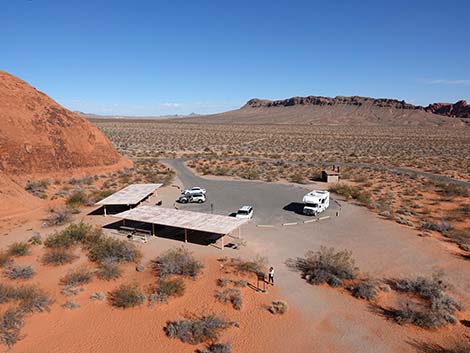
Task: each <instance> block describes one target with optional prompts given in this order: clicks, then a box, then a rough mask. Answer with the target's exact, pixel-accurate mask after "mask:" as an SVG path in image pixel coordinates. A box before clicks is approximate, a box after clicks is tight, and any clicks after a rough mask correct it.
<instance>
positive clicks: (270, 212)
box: [164, 160, 339, 225]
mask: <svg viewBox="0 0 470 353" xmlns="http://www.w3.org/2000/svg"><path fill="white" fill-rule="evenodd" d="M164 162H165V163H166V164H168V165H169V166H170V167H171V168H173V169H174V170H175V171H176V174H177V176H178V178H179V179H180V181H181V182H182V183H183V185H184V187H186V188H189V187H192V186H200V187H203V188H205V189H206V190H207V201H206V202H205V203H203V204H197V203H194V204H178V208H180V209H187V210H191V211H199V212H206V213H210V212H211V205H212V206H213V212H214V213H215V214H221V215H229V214H231V213H233V212H236V211H237V210H238V208H239V207H240V206H243V205H250V206H253V207H254V217H253V223H255V224H276V225H280V224H282V223H290V222H303V221H304V220H310V219H312V217H310V216H305V215H302V214H301V213H300V211H301V210H302V204H301V201H302V197H303V196H304V195H305V194H306V193H307V192H308V190H309V189H310V190H312V189H314V188H315V185H314V184H309V185H308V189H307V188H306V187H302V186H298V185H293V184H292V185H291V184H275V183H264V182H258V181H243V180H220V179H207V178H201V177H199V176H197V175H195V174H193V173H192V171H191V170H189V169H188V168H187V167H186V166H185V164H184V162H183V161H181V160H164ZM322 187H323V188H324V187H325V185H324V184H323V185H322ZM338 208H339V207H338V205H337V204H336V203H335V202H334V201H333V200H330V207H329V209H328V211H327V212H325V213H324V214H325V215H331V214H334V213H335V212H336V211H337V210H338ZM322 215H323V214H322Z"/></svg>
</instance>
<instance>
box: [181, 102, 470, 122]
mask: <svg viewBox="0 0 470 353" xmlns="http://www.w3.org/2000/svg"><path fill="white" fill-rule="evenodd" d="M468 109H469V106H468V105H467V104H466V102H464V101H462V102H458V103H456V104H454V105H452V104H444V103H439V104H434V105H430V106H428V107H421V106H418V105H413V104H410V103H407V102H405V101H403V100H397V99H389V98H370V97H360V96H351V97H344V96H337V97H334V98H331V97H322V96H307V97H292V98H287V99H280V100H269V99H259V98H253V99H250V100H249V101H248V102H247V103H246V104H245V105H243V106H242V107H241V108H240V109H236V110H232V111H228V112H223V113H218V114H212V115H204V116H198V117H191V118H180V119H178V121H180V122H192V123H220V124H309V125H371V126H415V127H418V126H419V127H437V126H439V127H459V126H465V122H464V121H465V120H468V122H469V123H470V119H466V117H467V116H468ZM456 118H459V119H456ZM174 121H176V120H174Z"/></svg>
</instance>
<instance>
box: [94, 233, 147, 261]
mask: <svg viewBox="0 0 470 353" xmlns="http://www.w3.org/2000/svg"><path fill="white" fill-rule="evenodd" d="M88 247H89V251H88V258H89V259H90V260H91V261H93V262H98V263H103V262H106V261H109V262H116V263H126V262H137V261H139V259H140V258H141V257H142V255H141V253H140V251H139V250H137V248H136V246H135V245H134V244H132V243H129V242H127V241H125V240H121V239H115V238H112V237H105V236H102V237H100V238H99V240H98V241H96V242H95V243H93V244H88Z"/></svg>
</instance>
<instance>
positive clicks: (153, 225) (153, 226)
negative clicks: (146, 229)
mask: <svg viewBox="0 0 470 353" xmlns="http://www.w3.org/2000/svg"><path fill="white" fill-rule="evenodd" d="M152 235H155V224H153V223H152Z"/></svg>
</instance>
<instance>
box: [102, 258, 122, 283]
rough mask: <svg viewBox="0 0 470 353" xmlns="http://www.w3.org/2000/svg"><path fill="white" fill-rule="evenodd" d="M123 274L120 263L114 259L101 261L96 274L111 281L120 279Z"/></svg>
mask: <svg viewBox="0 0 470 353" xmlns="http://www.w3.org/2000/svg"><path fill="white" fill-rule="evenodd" d="M121 275H122V270H121V268H120V267H119V265H118V264H117V263H116V262H114V261H104V262H101V263H100V265H99V267H98V270H97V271H96V276H97V277H98V278H99V279H102V280H105V281H111V280H114V279H118V278H119V277H121Z"/></svg>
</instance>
